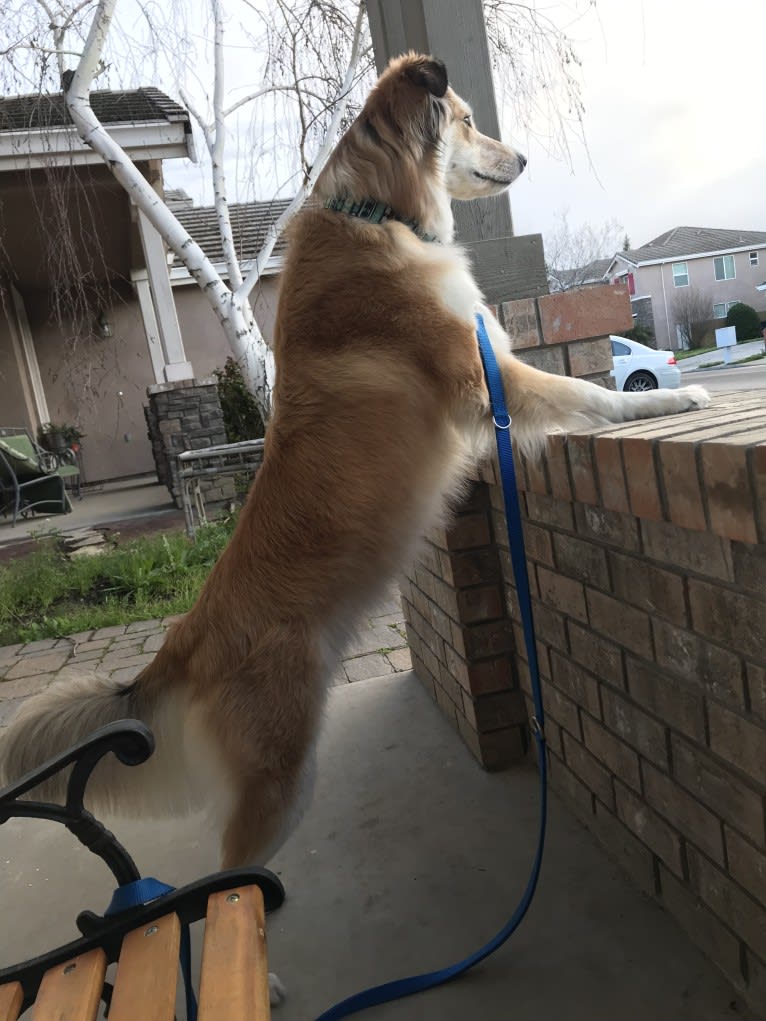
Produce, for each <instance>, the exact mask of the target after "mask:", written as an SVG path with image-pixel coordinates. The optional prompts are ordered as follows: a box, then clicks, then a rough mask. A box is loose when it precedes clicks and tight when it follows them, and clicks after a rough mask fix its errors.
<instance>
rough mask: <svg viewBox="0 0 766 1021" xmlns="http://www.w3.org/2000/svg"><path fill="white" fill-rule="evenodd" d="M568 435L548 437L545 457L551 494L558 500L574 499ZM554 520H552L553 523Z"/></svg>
mask: <svg viewBox="0 0 766 1021" xmlns="http://www.w3.org/2000/svg"><path fill="white" fill-rule="evenodd" d="M566 443H567V438H566V436H561V435H558V434H556V435H553V436H549V437H548V446H547V448H546V454H545V459H546V462H547V465H548V478H549V479H550V489H551V495H552V496H554V497H555V498H556V499H557V500H566V501H571V500H572V485H571V483H570V481H569V467H568V464H569V462H568V458H567V449H566ZM553 523H554V522H551V524H553Z"/></svg>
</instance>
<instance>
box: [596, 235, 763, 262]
mask: <svg viewBox="0 0 766 1021" xmlns="http://www.w3.org/2000/svg"><path fill="white" fill-rule="evenodd" d="M765 248H766V241H759V242H756V243H755V244H750V245H741V246H740V247H738V248H720V249H718V250H717V251H712V252H695V253H694V255H671V256H668V257H667V258H664V259H643V260H641V261H640V262H631V260H630V259H625V258H624V256H622V255H620V256H617V257H616V258H620V259H623V260H624V261H625V262H627V263H629V265H631V266H637V267H640V266H665V265H667V264H668V263H673V262H692V261H693V260H694V259H710V258H714V257H716V256H719V255H738V254H739V253H740V252H758V251H760V250H762V249H765Z"/></svg>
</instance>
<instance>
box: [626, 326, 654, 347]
mask: <svg viewBox="0 0 766 1021" xmlns="http://www.w3.org/2000/svg"><path fill="white" fill-rule="evenodd" d="M622 336H623V337H627V338H628V340H635V342H636V343H637V344H645V345H646V346H647V347H654V346H655V345H656V343H657V341H656V340H655V337H654V334H653V333H652V331H651V330H650V329H649V327H648V326H642V325H641V323H637V324H636V325H635V326H634V327H633V329H632V330H628V331H627V332H626V333H623V334H622Z"/></svg>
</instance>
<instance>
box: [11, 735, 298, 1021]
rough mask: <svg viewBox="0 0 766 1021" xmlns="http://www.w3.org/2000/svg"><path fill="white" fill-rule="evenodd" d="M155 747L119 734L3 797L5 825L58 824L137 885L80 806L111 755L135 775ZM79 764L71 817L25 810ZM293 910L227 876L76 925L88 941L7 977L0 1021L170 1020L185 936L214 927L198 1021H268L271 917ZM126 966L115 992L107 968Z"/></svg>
mask: <svg viewBox="0 0 766 1021" xmlns="http://www.w3.org/2000/svg"><path fill="white" fill-rule="evenodd" d="M153 747H154V742H153V739H152V735H151V732H150V731H148V730H147V728H146V727H144V726H143V724H141V723H138V722H137V721H134V720H125V721H121V722H120V723H115V724H110V725H109V726H108V727H104V728H102V729H101V730H99V731H96V732H95V733H94V734H93V735H91V736H90V737H89V738H87V739H86V740H85V741H82V742H81V743H80V744H78V745H77V746H75V747H74V748H73V749H71V750H70V751H68V752H66V753H64V754H63V755H61V756H58V757H57V758H56V759H51V760H50V762H48V763H45V765H43V766H42V767H40V769H38V770H35V771H34V773H30V774H28V775H27V776H26V777H24V778H22V779H21V780H20V781H18V782H17V783H14V784H12V785H11V786H10V787H7V788H5V789H4V790H0V824H1V823H3V822H5V821H7V820H8V819H10V818H13V817H19V816H21V817H33V818H46V819H53V820H54V821H57V822H61V823H63V825H65V826H66V828H67V829H69V830H70V831H71V832H72V833H73V834H74V835H75V836H76V837H77V838H78V839H79V840H80V841H81V842H82V843H83V844H85V845H86V846H87V847H89V848H90V849H91V850H92V851H94V853H96V854H98V855H99V857H101V858H103V860H104V861H105V862H106V864H107V865H108V866H109V868H110V869H111V870H112V873H113V874H114V876H115V878H116V879H117V881H118V883H119V885H120V886H125V885H126V884H128V883H132V882H134V881H136V880H137V879H139V878H140V877H139V874H138V871H137V869H136V866H135V864H134V863H133V861H132V859H131V858H130V856H129V855H128V853H127V851H126V850H125V849H124V848H123V847H122V845H121V844H119V842H118V841H117V840H116V838H115V837H114V835H113V834H111V833H110V832H109V831H108V830H107V829H106V828H105V827H104V826H103V825H102V824H101V823H100V822H98V821H97V820H96V819H94V818H93V816H92V815H91V814H90V813H89V812H87V810H86V809H85V808H84V807H83V804H82V798H83V794H84V790H85V785H86V783H87V779H88V777H89V776H90V773H91V772H92V770H93V768H94V766H95V765H96V763H97V762H98V760H99V759H100V758H101V757H102V756H103V755H104V754H107V753H108V752H114V754H116V755H117V756H118V758H119V759H120V760H121V761H122V762H124V763H125V764H126V765H137V764H138V763H139V762H143V761H145V760H146V758H148V756H149V755H150V754H151V752H152V750H153ZM72 764H74V768H73V770H72V773H71V776H70V779H69V784H68V791H67V801H66V804H65V805H64V806H59V805H51V804H49V803H44V802H35V801H29V800H26V799H25V800H19V799H20V798H21V796H22V795H24V794H26V793H27V791H29V790H31V789H32V788H34V787H35V786H36V785H37V784H39V783H40V782H41V781H42V780H44V779H46V778H47V777H49V776H51V775H52V774H53V773H55V772H57V771H58V770H60V769H63V768H67V767H68V766H70V765H72ZM283 900H284V889H283V887H282V884H281V883H280V881H279V879H278V878H277V877H276V876H275V875H274V874H273V873H271V872H269V871H268V870H267V869H258V868H250V869H235V870H229V871H227V872H218V873H215V874H214V875H212V876H208V877H206V878H205V879H202V880H198V881H197V882H194V883H191V884H189V885H188V886H186V887H183V888H182V889H180V890H173V891H172V892H168V893H166V894H164V895H163V896H160V897H158V898H156V899H154V900H151V901H149V902H148V903H146V904H142V905H138V906H136V907H132V908H129V909H127V910H125V911H120V912H119V913H117V914H105V915H103V916H102V915H98V914H95V913H93V912H91V911H83V912H81V913H80V915H79V916H78V918H77V926H78V928H79V930H80V932H81V933H82V936H81V937H80V938H79V939H77V940H74V941H73V942H70V943H67V944H65V945H64V946H62V947H58V948H57V949H55V950H52V951H49V952H48V953H46V954H43V955H41V956H40V957H36V958H32V959H30V960H28V961H25V962H23V963H22V964H19V965H14V966H13V967H10V968H4V969H0V1021H16V1019H17V1018H18V1016H19V1014H20V1013H21V1012H22V1010H26V1009H27V1008H28V1007H30V1006H31V1005H32V1004H34V1010H33V1012H32V1019H33V1021H95V1018H96V1017H97V1016H98V1011H99V1007H100V1004H101V1002H104V1003H105V1004H106V1005H107V1006H108V1008H109V1021H173V1019H174V1017H175V1010H176V991H177V986H178V974H179V956H180V954H181V945H182V931H183V927H184V926H186V925H189V924H191V923H192V922H195V921H198V920H201V919H203V918H204V920H205V932H204V941H203V946H202V967H201V976H200V983H199V1007H198V1015H197V1016H198V1021H224V1019H225V1021H267V1019H268V1018H270V1017H271V1010H270V1007H269V980H268V966H267V957H266V923H265V915H266V912H267V911H269V910H272V909H273V908H276V907H278V906H279V905H280V904H281V903H282V901H283ZM113 962H116V963H117V970H116V977H115V978H114V982H113V984H112V982H111V981H107V980H106V969H107V967H108V965H110V964H112V963H113Z"/></svg>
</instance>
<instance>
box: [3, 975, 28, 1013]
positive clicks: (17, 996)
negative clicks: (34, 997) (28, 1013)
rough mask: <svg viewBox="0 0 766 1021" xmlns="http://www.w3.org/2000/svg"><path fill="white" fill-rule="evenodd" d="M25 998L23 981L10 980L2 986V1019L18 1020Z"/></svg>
mask: <svg viewBox="0 0 766 1021" xmlns="http://www.w3.org/2000/svg"><path fill="white" fill-rule="evenodd" d="M23 999H24V993H23V990H22V988H21V982H9V983H8V984H7V985H5V986H0V1021H16V1018H17V1017H18V1016H19V1011H20V1010H21V1001H22V1000H23Z"/></svg>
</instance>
